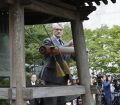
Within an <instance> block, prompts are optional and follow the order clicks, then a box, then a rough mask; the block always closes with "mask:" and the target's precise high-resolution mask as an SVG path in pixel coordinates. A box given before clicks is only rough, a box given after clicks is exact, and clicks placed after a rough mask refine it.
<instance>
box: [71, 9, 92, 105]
mask: <svg viewBox="0 0 120 105" xmlns="http://www.w3.org/2000/svg"><path fill="white" fill-rule="evenodd" d="M71 28H72V32H73V41H74V47H75V54H76V60H77V69H78V76H79V80H80V85H84V86H85V95H82V100H83V104H82V105H93V100H92V96H91V91H90V74H89V67H88V56H87V51H86V44H85V37H84V31H83V24H82V21H81V20H80V14H79V11H78V12H76V19H75V20H74V21H72V22H71Z"/></svg>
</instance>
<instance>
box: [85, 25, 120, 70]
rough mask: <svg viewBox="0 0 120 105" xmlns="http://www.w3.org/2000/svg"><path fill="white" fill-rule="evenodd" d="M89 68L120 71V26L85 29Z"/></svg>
mask: <svg viewBox="0 0 120 105" xmlns="http://www.w3.org/2000/svg"><path fill="white" fill-rule="evenodd" d="M85 35H86V42H87V48H88V50H89V63H90V69H91V70H100V71H104V72H120V26H113V27H112V28H108V27H107V26H102V27H101V28H98V29H95V30H90V29H85Z"/></svg>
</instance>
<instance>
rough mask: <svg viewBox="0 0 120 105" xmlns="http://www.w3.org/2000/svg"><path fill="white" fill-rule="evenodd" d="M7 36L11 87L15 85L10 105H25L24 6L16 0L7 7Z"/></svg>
mask: <svg viewBox="0 0 120 105" xmlns="http://www.w3.org/2000/svg"><path fill="white" fill-rule="evenodd" d="M9 38H10V62H11V66H10V67H11V88H13V87H16V102H14V101H12V105H26V102H25V101H24V100H23V87H25V86H26V85H25V51H24V7H23V6H21V3H20V0H16V1H15V3H14V5H12V6H10V8H9Z"/></svg>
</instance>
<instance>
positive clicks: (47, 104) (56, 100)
mask: <svg viewBox="0 0 120 105" xmlns="http://www.w3.org/2000/svg"><path fill="white" fill-rule="evenodd" d="M45 84H46V85H47V86H51V85H54V86H59V85H58V84H54V83H49V82H45ZM43 100H44V101H43V103H44V105H65V102H66V97H65V96H59V97H47V98H44V99H43Z"/></svg>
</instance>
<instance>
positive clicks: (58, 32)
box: [53, 27, 63, 38]
mask: <svg viewBox="0 0 120 105" xmlns="http://www.w3.org/2000/svg"><path fill="white" fill-rule="evenodd" d="M53 35H55V36H56V37H57V38H61V36H62V35H63V28H62V27H59V28H54V29H53Z"/></svg>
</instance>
